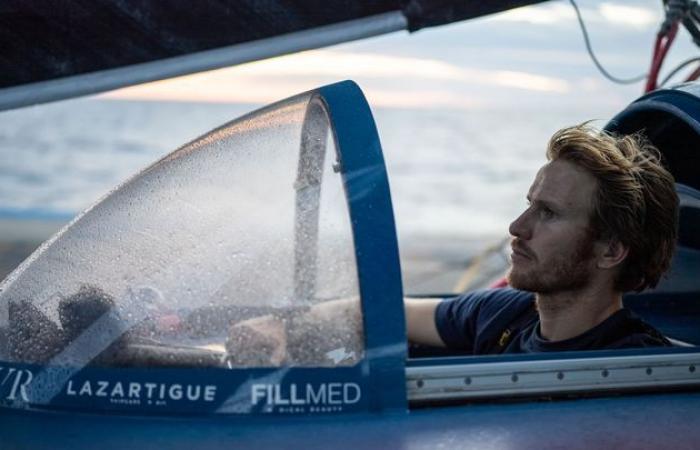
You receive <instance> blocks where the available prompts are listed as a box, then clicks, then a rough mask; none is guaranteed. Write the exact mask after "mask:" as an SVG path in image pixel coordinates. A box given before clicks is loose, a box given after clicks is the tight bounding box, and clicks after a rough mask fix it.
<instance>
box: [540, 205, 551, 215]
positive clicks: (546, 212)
mask: <svg viewBox="0 0 700 450" xmlns="http://www.w3.org/2000/svg"><path fill="white" fill-rule="evenodd" d="M540 214H541V215H542V217H546V218H550V217H552V216H554V211H552V210H551V209H549V208H544V207H543V208H540Z"/></svg>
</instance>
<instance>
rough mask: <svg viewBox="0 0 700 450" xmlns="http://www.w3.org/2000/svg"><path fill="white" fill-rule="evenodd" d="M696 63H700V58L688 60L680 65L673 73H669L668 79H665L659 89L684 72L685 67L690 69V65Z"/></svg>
mask: <svg viewBox="0 0 700 450" xmlns="http://www.w3.org/2000/svg"><path fill="white" fill-rule="evenodd" d="M694 62H700V56H696V57H695V58H690V59H686V60H685V61H683V62H682V63H680V64H678V65H677V66H676V67H675V68H674V69H673V70H672V71H671V72H669V74H668V75H666V77H665V78H664V79H663V81H662V82H661V83H659V87H662V86H663V85H665V84H666V83H668V82H669V81H670V80H671V78H673V76H674V75H675V74H677V73H678V72H680V71H681V70H683V69H684V68H685V67H688V66H689V65H690V64H692V63H694Z"/></svg>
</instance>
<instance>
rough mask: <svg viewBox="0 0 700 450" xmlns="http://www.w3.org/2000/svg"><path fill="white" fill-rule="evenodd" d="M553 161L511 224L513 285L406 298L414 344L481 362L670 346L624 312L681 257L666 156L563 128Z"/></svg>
mask: <svg viewBox="0 0 700 450" xmlns="http://www.w3.org/2000/svg"><path fill="white" fill-rule="evenodd" d="M547 159H548V161H549V162H548V163H547V164H545V165H544V166H543V167H542V168H541V169H540V170H539V172H538V173H537V176H536V177H535V181H534V183H533V184H532V186H531V187H530V190H529V192H528V195H527V200H528V207H527V209H526V210H525V211H524V212H523V213H522V214H521V215H520V217H518V218H517V219H516V220H515V221H514V222H513V223H512V224H511V225H510V229H509V231H510V234H511V235H512V236H513V239H512V242H511V248H512V253H511V260H512V265H511V267H510V270H509V271H508V274H507V277H506V278H507V280H508V284H509V285H510V286H511V288H504V289H493V290H486V291H478V292H473V293H469V294H466V295H463V296H460V297H457V298H454V299H450V300H446V301H442V300H426V299H407V300H406V303H405V304H406V321H407V329H408V336H409V340H410V341H412V342H414V343H419V344H425V345H432V346H440V347H450V348H456V349H461V350H464V351H467V352H471V353H473V354H487V353H519V352H544V351H567V350H592V349H612V348H630V347H648V346H666V345H671V344H670V343H669V341H668V340H667V339H666V338H665V337H663V335H661V333H659V332H658V331H657V330H655V329H654V328H653V327H651V326H650V325H648V324H646V323H644V322H643V321H642V320H641V319H639V318H637V317H636V316H634V315H633V314H632V313H631V312H630V311H629V310H626V309H624V308H623V306H622V294H623V293H624V292H626V291H632V290H634V291H641V290H643V289H645V288H648V287H654V286H656V284H657V283H658V281H659V279H660V277H661V275H662V274H663V273H664V272H665V271H666V270H667V269H668V268H669V266H670V262H671V257H672V255H673V251H674V246H675V241H676V235H677V222H678V196H677V195H676V192H675V189H674V181H673V177H672V176H671V174H670V173H669V172H668V171H666V170H665V169H664V168H663V167H662V165H661V162H660V157H659V154H658V151H657V150H656V149H655V148H653V147H652V146H651V145H650V144H648V143H647V142H646V141H645V140H644V139H643V138H641V137H640V136H626V137H614V136H610V135H608V134H605V133H600V132H597V131H595V130H592V129H591V128H589V127H587V126H586V125H581V126H576V127H571V128H565V129H563V130H561V131H559V132H557V133H556V134H555V135H554V136H553V137H552V139H551V140H550V142H549V146H548V149H547Z"/></svg>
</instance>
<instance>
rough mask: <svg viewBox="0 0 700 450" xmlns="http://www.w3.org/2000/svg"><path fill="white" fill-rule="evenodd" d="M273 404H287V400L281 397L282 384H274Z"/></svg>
mask: <svg viewBox="0 0 700 450" xmlns="http://www.w3.org/2000/svg"><path fill="white" fill-rule="evenodd" d="M274 387H275V401H274V404H275V405H288V404H289V400H287V399H284V398H282V385H281V384H276V385H275V386H274Z"/></svg>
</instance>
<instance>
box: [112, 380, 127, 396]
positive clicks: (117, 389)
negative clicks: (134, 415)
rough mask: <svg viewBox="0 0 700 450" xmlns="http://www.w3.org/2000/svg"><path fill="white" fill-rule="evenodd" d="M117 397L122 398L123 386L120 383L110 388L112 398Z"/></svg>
mask: <svg viewBox="0 0 700 450" xmlns="http://www.w3.org/2000/svg"><path fill="white" fill-rule="evenodd" d="M117 395H118V396H120V397H124V386H122V383H121V381H117V382H116V383H114V387H113V388H112V397H116V396H117Z"/></svg>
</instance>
